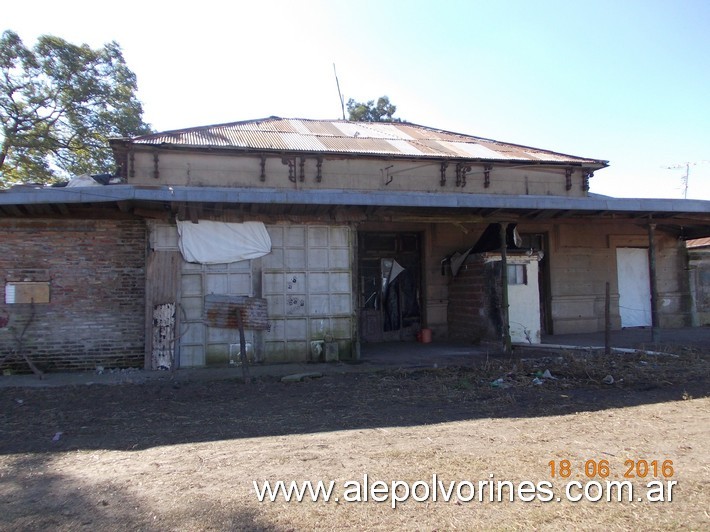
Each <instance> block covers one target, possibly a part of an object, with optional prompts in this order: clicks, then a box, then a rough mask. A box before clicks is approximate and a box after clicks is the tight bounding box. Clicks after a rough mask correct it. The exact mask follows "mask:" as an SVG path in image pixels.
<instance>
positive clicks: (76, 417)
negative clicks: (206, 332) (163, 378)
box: [0, 349, 710, 530]
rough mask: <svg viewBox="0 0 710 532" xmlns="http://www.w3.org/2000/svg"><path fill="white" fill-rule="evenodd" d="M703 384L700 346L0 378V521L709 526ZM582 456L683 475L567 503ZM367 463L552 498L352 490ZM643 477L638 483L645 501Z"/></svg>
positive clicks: (704, 359) (55, 524)
mask: <svg viewBox="0 0 710 532" xmlns="http://www.w3.org/2000/svg"><path fill="white" fill-rule="evenodd" d="M546 370H547V371H549V374H550V375H551V376H552V377H554V378H546V377H544V374H545V371H546ZM607 375H611V376H612V377H613V378H614V383H613V384H605V383H604V378H605V377H606V376H607ZM536 379H537V380H536ZM497 381H498V382H499V384H498V385H495V386H494V385H492V383H495V382H497ZM538 381H539V382H541V384H535V383H536V382H538ZM709 382H710V381H709V380H708V353H707V352H703V351H702V350H692V349H674V350H672V352H669V353H668V354H664V355H660V356H658V355H653V356H649V355H646V354H643V353H633V354H624V355H616V354H615V355H611V356H608V357H606V356H604V355H603V354H602V355H600V354H593V353H572V352H570V353H533V354H531V356H529V357H527V355H523V358H489V359H487V360H483V361H481V364H480V365H479V366H478V367H472V368H442V369H432V370H420V371H384V372H378V373H359V374H344V375H333V376H327V377H324V378H322V379H317V380H311V381H307V382H300V383H293V384H285V383H282V382H280V381H278V380H277V379H262V380H258V381H256V382H254V383H252V384H250V385H248V386H247V385H244V384H241V383H240V382H238V381H229V380H223V381H216V382H199V381H194V382H188V383H183V384H180V385H178V384H177V383H170V382H152V383H147V384H140V385H118V386H82V387H64V388H40V389H3V390H0V431H2V437H1V438H0V453H1V454H0V501H2V515H3V528H5V529H14V530H25V529H39V528H51V529H55V530H77V529H90V530H95V529H150V530H176V529H179V530H303V529H324V530H342V529H360V530H392V529H412V530H456V529H463V530H470V529H499V530H500V529H504V530H529V529H549V530H570V529H573V530H574V529H609V530H627V529H638V528H643V529H659V530H660V529H663V530H667V529H696V530H699V529H707V528H708V527H709V526H710V518H709V516H708V510H707V508H708V505H707V502H708V500H710V484H709V483H708V478H710V475H709V473H710V466H708V464H710V448H709V447H708V445H707V441H709V438H710V397H709V396H710V393H709V392H710V386H709ZM55 440H56V441H55ZM562 460H569V461H570V465H571V471H570V477H569V478H568V479H562V478H559V477H555V478H553V477H552V475H551V469H550V464H549V463H550V461H554V462H555V464H556V465H557V467H559V464H560V462H561V461H562ZM588 460H593V461H595V463H599V461H601V460H607V461H608V463H609V467H610V470H611V473H610V476H609V479H615V480H623V474H624V473H625V472H626V470H627V469H628V466H627V465H626V464H625V462H626V461H627V460H633V461H638V460H647V461H648V462H652V461H653V460H658V461H661V462H663V461H665V460H672V461H673V467H674V472H673V477H671V478H670V479H664V478H660V480H664V481H665V480H675V481H677V486H676V490H675V491H674V492H673V501H672V502H663V503H661V502H657V503H651V502H647V501H644V502H639V501H636V500H635V501H633V502H604V501H601V502H596V503H591V502H584V501H581V502H576V503H574V502H569V501H566V500H564V499H565V497H564V489H563V486H564V484H565V482H567V481H570V480H577V481H580V482H586V481H587V480H597V481H601V480H604V479H602V478H601V477H598V476H597V477H592V478H588V477H587V476H586V475H585V469H584V466H585V463H586V462H587V461H588ZM366 474H367V475H368V477H369V479H370V481H371V482H374V481H375V480H381V481H383V482H385V483H387V484H389V483H391V482H392V481H395V480H400V481H405V482H409V483H410V484H411V483H414V482H416V481H425V482H429V483H431V482H432V476H433V475H434V474H436V475H437V478H438V479H440V480H442V481H443V482H444V483H445V484H448V483H449V482H461V481H471V482H474V483H477V482H478V481H487V480H489V479H491V475H493V479H494V480H501V481H510V482H513V483H515V484H516V485H517V484H519V483H520V482H522V481H525V480H529V481H531V482H533V483H538V482H540V481H549V482H551V483H552V484H553V486H554V491H555V496H558V495H560V496H561V498H562V499H563V500H562V501H561V502H557V501H556V500H553V501H551V502H541V501H533V502H521V501H520V500H516V501H515V502H508V501H507V500H505V501H503V502H490V501H487V500H484V502H478V501H477V500H475V501H472V502H462V501H460V500H458V499H456V498H454V499H453V500H451V501H449V502H444V501H442V500H438V501H437V502H433V501H431V500H429V501H426V502H416V501H413V500H410V501H408V502H403V503H400V504H398V505H397V508H396V509H393V508H392V507H391V504H390V502H389V501H388V502H373V501H372V500H370V501H368V502H345V501H344V500H343V496H344V493H343V492H344V489H343V485H344V483H345V482H346V481H349V480H358V481H360V482H363V480H364V475H366ZM265 480H269V481H278V480H284V481H287V482H290V481H292V480H295V481H297V482H302V481H305V480H312V481H318V480H322V481H330V480H332V481H334V482H335V490H336V494H337V495H339V496H340V499H341V500H339V501H338V502H335V501H334V500H331V501H330V502H323V501H322V500H321V501H319V502H311V501H308V502H301V503H297V502H290V503H287V502H284V501H283V500H277V501H276V502H258V500H257V497H256V495H255V492H254V488H253V484H252V483H253V481H258V482H260V483H263V481H265ZM649 480H650V477H648V478H645V479H639V478H634V479H633V484H634V486H635V488H636V489H637V490H641V491H639V492H638V493H642V492H643V493H645V484H646V483H647V482H648V481H649Z"/></svg>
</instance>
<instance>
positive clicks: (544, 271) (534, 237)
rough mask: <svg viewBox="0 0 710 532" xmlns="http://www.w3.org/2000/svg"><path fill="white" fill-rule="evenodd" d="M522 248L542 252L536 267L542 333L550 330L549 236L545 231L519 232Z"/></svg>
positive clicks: (547, 332) (550, 332)
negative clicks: (538, 265)
mask: <svg viewBox="0 0 710 532" xmlns="http://www.w3.org/2000/svg"><path fill="white" fill-rule="evenodd" d="M520 239H521V240H522V245H521V246H520V247H521V248H522V249H529V250H532V251H533V252H537V251H541V252H542V253H543V256H542V259H540V263H539V264H540V267H539V268H538V287H539V289H540V330H541V331H542V333H543V334H554V333H553V331H552V308H551V307H552V294H551V292H550V258H549V247H550V245H549V237H548V235H547V233H520Z"/></svg>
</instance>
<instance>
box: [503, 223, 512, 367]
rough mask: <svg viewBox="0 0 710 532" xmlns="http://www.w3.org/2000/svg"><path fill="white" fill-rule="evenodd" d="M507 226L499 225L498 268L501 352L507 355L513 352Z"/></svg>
mask: <svg viewBox="0 0 710 532" xmlns="http://www.w3.org/2000/svg"><path fill="white" fill-rule="evenodd" d="M507 232H508V224H507V223H501V224H500V267H501V283H502V285H503V286H502V299H503V301H502V304H501V306H502V307H503V308H502V309H501V310H502V314H503V352H504V353H505V354H507V355H509V354H510V353H511V352H512V351H513V347H512V345H511V341H510V309H509V303H508V242H507V240H508V239H507Z"/></svg>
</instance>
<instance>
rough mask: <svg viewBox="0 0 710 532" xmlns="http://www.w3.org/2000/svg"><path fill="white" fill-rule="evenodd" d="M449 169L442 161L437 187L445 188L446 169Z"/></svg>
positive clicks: (446, 163) (447, 164) (445, 162)
mask: <svg viewBox="0 0 710 532" xmlns="http://www.w3.org/2000/svg"><path fill="white" fill-rule="evenodd" d="M448 167H449V163H448V162H447V161H444V162H442V163H441V179H440V180H439V185H441V186H442V187H443V186H446V169H447V168H448Z"/></svg>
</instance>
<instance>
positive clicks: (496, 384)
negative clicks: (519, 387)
mask: <svg viewBox="0 0 710 532" xmlns="http://www.w3.org/2000/svg"><path fill="white" fill-rule="evenodd" d="M491 386H492V387H493V388H510V387H511V386H512V384H511V383H509V382H507V381H506V380H505V379H504V378H503V377H501V378H500V379H496V380H494V381H493V382H492V383H491Z"/></svg>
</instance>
